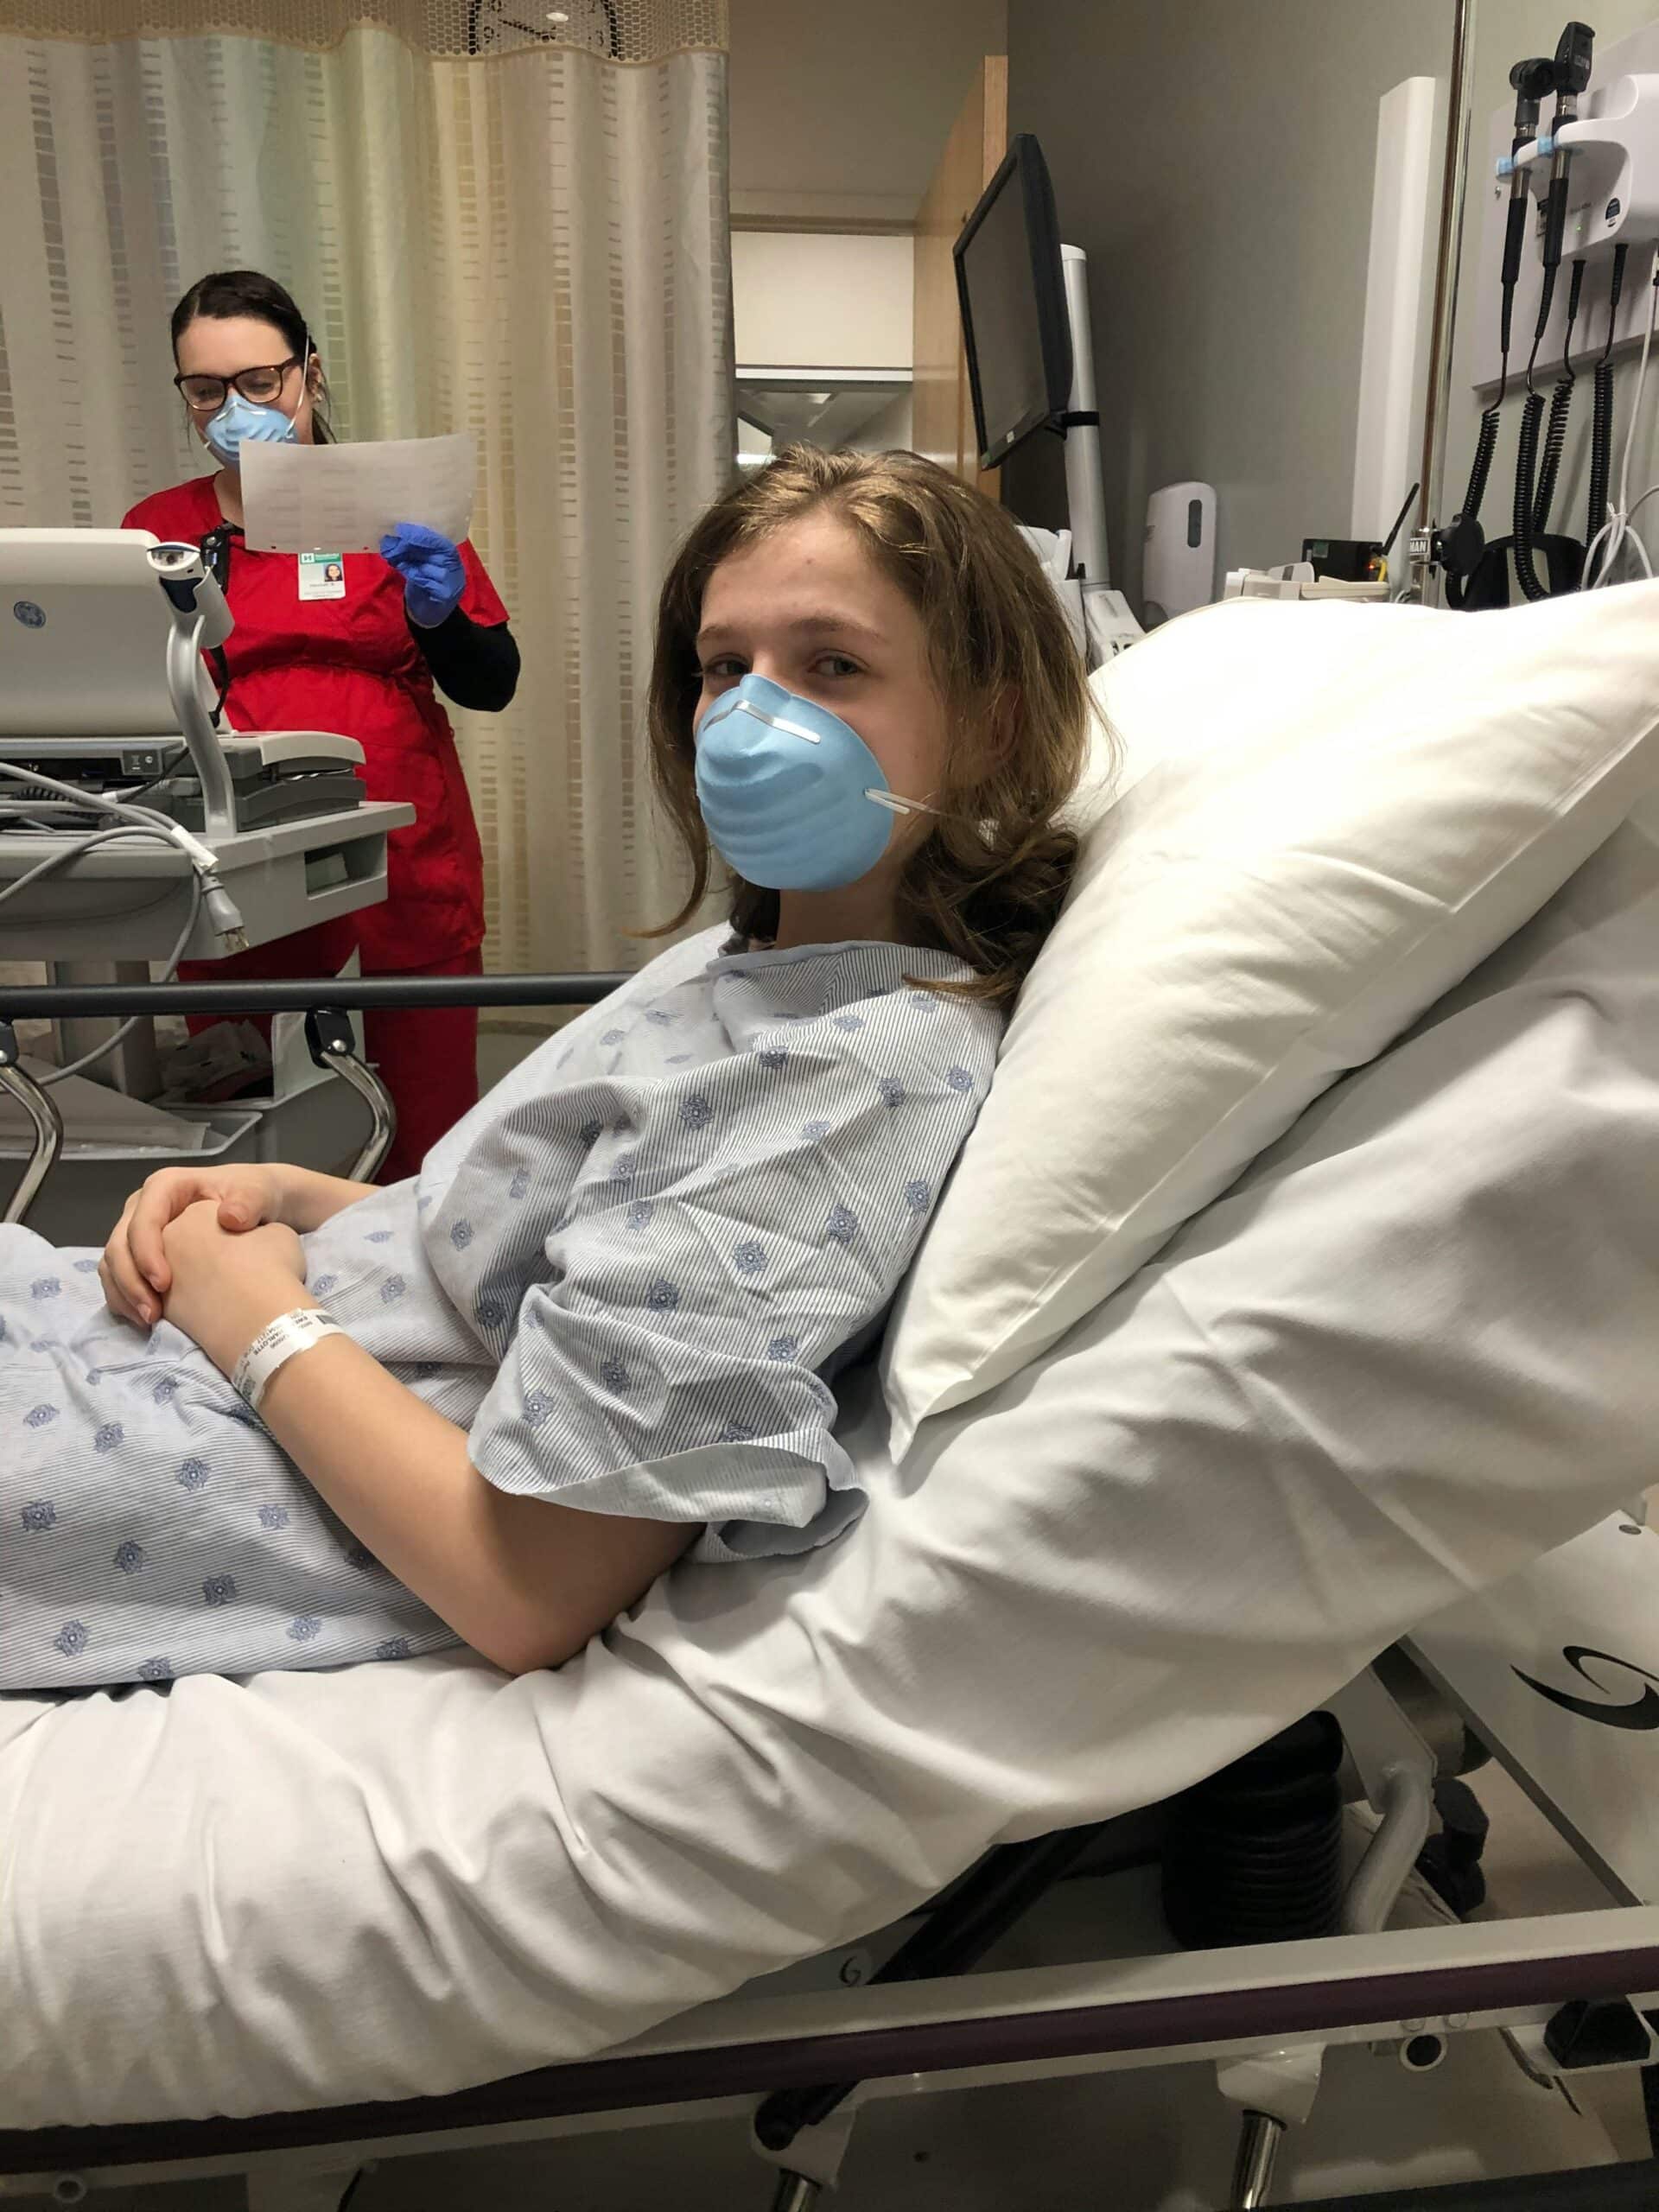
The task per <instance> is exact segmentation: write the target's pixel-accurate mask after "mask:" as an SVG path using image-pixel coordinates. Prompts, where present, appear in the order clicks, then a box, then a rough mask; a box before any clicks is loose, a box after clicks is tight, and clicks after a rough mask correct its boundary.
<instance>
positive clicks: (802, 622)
mask: <svg viewBox="0 0 1659 2212" xmlns="http://www.w3.org/2000/svg"><path fill="white" fill-rule="evenodd" d="M784 628H785V630H787V631H788V632H790V633H791V636H794V637H798V638H829V637H834V638H858V639H862V640H863V641H864V642H865V643H866V644H868V645H886V644H887V637H886V635H885V633H884V632H881V631H880V630H873V629H872V628H871V627H870V626H869V624H868V622H858V621H855V620H854V619H853V617H852V616H851V615H849V614H828V613H825V614H801V615H798V616H797V617H796V618H795V620H793V621H792V622H786V623H785V625H784ZM746 634H747V633H746V632H745V631H744V630H743V629H741V628H740V627H739V626H737V625H736V624H735V623H730V622H711V623H709V626H707V628H705V629H702V630H699V631H698V632H697V650H698V652H711V651H712V650H713V649H714V648H715V646H718V645H732V644H735V643H736V642H738V641H739V640H740V639H742V638H743V637H744V636H745V635H746Z"/></svg>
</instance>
